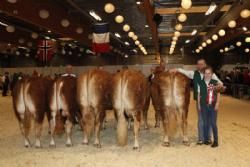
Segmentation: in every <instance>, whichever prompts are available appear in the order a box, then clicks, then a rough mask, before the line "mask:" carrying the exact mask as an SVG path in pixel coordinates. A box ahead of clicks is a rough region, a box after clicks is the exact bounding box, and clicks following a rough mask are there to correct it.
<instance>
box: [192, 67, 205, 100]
mask: <svg viewBox="0 0 250 167" xmlns="http://www.w3.org/2000/svg"><path fill="white" fill-rule="evenodd" d="M202 79H203V78H201V75H200V73H199V71H198V70H196V71H194V79H193V85H194V100H197V96H198V85H199V84H200V83H201V81H202Z"/></svg>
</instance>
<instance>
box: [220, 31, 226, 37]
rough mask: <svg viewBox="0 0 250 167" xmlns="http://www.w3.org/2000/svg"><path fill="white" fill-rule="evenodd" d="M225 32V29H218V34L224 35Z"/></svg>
mask: <svg viewBox="0 0 250 167" xmlns="http://www.w3.org/2000/svg"><path fill="white" fill-rule="evenodd" d="M225 34H226V31H225V30H223V29H221V30H220V31H219V36H221V37H222V36H225Z"/></svg>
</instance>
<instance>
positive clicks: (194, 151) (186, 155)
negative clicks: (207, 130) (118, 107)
mask: <svg viewBox="0 0 250 167" xmlns="http://www.w3.org/2000/svg"><path fill="white" fill-rule="evenodd" d="M149 113H150V114H149V123H150V126H151V128H150V130H141V132H140V144H141V149H140V151H134V150H133V149H132V147H133V133H132V131H130V132H129V144H128V146H126V147H123V148H121V147H118V146H116V140H115V139H116V137H115V129H114V125H115V121H114V119H113V116H112V114H109V116H108V123H107V129H105V130H104V131H102V133H101V141H102V148H101V149H98V148H95V147H94V146H93V145H92V144H90V145H88V146H84V145H81V139H82V132H81V131H80V130H79V128H78V127H75V129H74V134H73V142H74V146H73V147H71V148H67V147H65V136H64V135H63V136H57V137H56V142H57V147H56V148H49V135H48V126H47V121H45V122H44V126H43V127H44V128H43V136H42V145H43V148H42V149H36V148H24V146H23V145H24V143H23V138H22V136H21V134H20V130H19V126H18V124H17V120H16V118H15V116H14V112H13V110H12V101H11V97H10V96H8V97H4V98H3V97H0V167H14V166H25V167H36V166H39V167H40V166H46V167H51V166H56V167H59V166H65V167H95V166H102V167H110V166H114V167H133V166H136V167H139V166H140V167H147V166H149V167H168V166H171V167H201V166H202V167H222V166H226V167H236V166H237V167H241V166H242V167H243V166H244V167H249V166H250V102H249V101H240V100H237V99H233V98H231V97H222V103H221V108H220V111H219V116H218V117H219V120H218V124H219V144H220V146H219V147H218V148H216V149H213V148H210V147H209V146H197V145H196V140H197V137H196V133H197V128H196V127H197V126H196V125H197V116H196V111H195V108H194V102H193V101H192V102H191V105H190V110H189V119H188V123H189V128H188V129H189V138H190V141H191V145H190V146H189V147H187V146H184V145H182V138H181V137H180V136H178V135H177V136H176V137H174V138H172V139H171V141H172V143H171V147H169V148H166V147H162V146H161V142H162V131H163V130H162V128H157V129H155V128H153V125H154V117H153V115H154V111H153V108H152V107H150V111H149ZM32 132H33V133H32V140H31V141H32V143H34V131H32ZM92 143H93V142H92Z"/></svg>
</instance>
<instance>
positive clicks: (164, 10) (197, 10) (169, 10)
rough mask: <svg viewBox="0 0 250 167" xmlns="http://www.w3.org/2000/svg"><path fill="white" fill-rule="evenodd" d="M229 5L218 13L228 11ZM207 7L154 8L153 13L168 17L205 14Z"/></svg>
mask: <svg viewBox="0 0 250 167" xmlns="http://www.w3.org/2000/svg"><path fill="white" fill-rule="evenodd" d="M230 7H231V5H224V6H223V7H222V8H221V9H220V11H221V12H226V11H228V10H229V9H230ZM208 8H209V6H192V7H191V8H190V9H183V8H155V13H158V14H160V15H169V14H176V12H180V13H205V12H206V11H207V10H208Z"/></svg>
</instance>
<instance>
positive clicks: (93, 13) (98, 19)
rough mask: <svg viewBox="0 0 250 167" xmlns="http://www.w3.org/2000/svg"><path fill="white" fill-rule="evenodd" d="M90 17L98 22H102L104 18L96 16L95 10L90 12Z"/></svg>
mask: <svg viewBox="0 0 250 167" xmlns="http://www.w3.org/2000/svg"><path fill="white" fill-rule="evenodd" d="M89 15H90V16H92V17H93V18H94V19H95V20H97V21H102V18H101V17H100V16H99V15H98V14H96V13H95V11H94V10H90V11H89Z"/></svg>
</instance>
